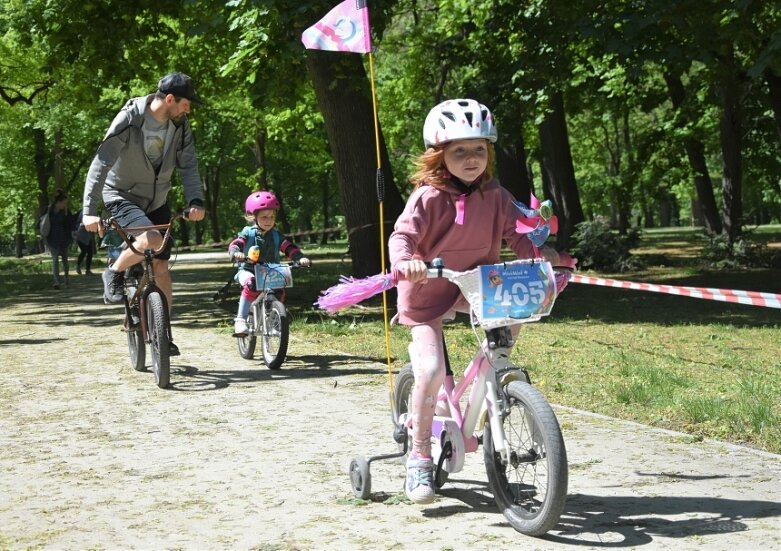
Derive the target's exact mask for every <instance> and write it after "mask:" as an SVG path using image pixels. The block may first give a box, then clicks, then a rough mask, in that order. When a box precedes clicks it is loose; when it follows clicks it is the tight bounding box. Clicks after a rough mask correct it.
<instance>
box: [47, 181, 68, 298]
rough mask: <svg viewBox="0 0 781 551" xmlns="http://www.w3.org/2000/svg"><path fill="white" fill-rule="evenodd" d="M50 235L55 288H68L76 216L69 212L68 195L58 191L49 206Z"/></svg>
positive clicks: (49, 244) (50, 252)
mask: <svg viewBox="0 0 781 551" xmlns="http://www.w3.org/2000/svg"><path fill="white" fill-rule="evenodd" d="M48 214H49V234H48V235H47V236H44V237H45V239H46V244H47V246H48V247H49V254H51V255H52V278H53V279H54V288H55V289H59V288H60V287H61V286H63V285H64V286H66V287H67V286H68V283H69V278H68V247H69V246H70V244H71V241H72V240H73V239H72V234H73V225H74V216H73V214H71V212H70V211H69V210H68V194H67V193H65V192H64V191H63V190H61V189H58V190H57V191H56V192H55V193H54V199H53V200H52V203H51V205H49V210H48ZM60 259H62V272H63V276H64V277H63V278H62V279H60Z"/></svg>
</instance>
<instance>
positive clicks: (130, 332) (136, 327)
mask: <svg viewBox="0 0 781 551" xmlns="http://www.w3.org/2000/svg"><path fill="white" fill-rule="evenodd" d="M125 331H126V332H127V349H128V352H129V354H130V365H132V366H133V369H135V370H136V371H146V344H145V343H144V336H143V335H142V334H141V324H140V323H139V320H138V316H134V315H133V313H132V310H131V315H130V316H128V318H127V319H126V320H125Z"/></svg>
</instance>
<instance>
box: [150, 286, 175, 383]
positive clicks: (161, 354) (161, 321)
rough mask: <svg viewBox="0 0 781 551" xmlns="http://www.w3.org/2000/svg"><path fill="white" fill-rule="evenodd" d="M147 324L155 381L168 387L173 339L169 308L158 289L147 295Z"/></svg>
mask: <svg viewBox="0 0 781 551" xmlns="http://www.w3.org/2000/svg"><path fill="white" fill-rule="evenodd" d="M146 324H147V330H148V331H149V348H150V350H151V352H152V368H153V370H154V372H155V381H156V382H157V386H159V387H160V388H166V387H167V386H168V384H169V383H170V382H171V358H170V356H169V352H170V348H169V347H170V341H171V339H170V338H169V336H168V308H167V307H166V304H165V300H164V299H163V296H162V295H161V294H160V293H159V292H158V291H152V292H151V293H149V295H148V296H147V297H146Z"/></svg>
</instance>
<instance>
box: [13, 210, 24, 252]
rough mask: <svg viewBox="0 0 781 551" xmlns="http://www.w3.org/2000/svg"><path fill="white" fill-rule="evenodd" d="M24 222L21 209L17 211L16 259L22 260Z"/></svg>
mask: <svg viewBox="0 0 781 551" xmlns="http://www.w3.org/2000/svg"><path fill="white" fill-rule="evenodd" d="M23 222H24V213H23V212H22V209H21V208H20V209H18V210H17V211H16V239H15V240H14V241H15V243H14V244H15V249H16V250H15V254H16V258H22V252H23V251H24V232H23V231H22V228H23V227H24V224H23Z"/></svg>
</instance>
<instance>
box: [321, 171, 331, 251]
mask: <svg viewBox="0 0 781 551" xmlns="http://www.w3.org/2000/svg"><path fill="white" fill-rule="evenodd" d="M328 183H329V178H328V174H326V173H325V172H324V173H323V174H322V176H320V191H321V193H322V195H321V199H322V213H323V230H325V229H326V228H330V227H331V216H330V212H329V209H328V204H329V203H330V201H329V199H330V197H331V193H330V190H329V189H328V188H329V185H328ZM326 243H328V232H327V231H323V235H322V236H321V237H320V244H321V245H325V244H326Z"/></svg>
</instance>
